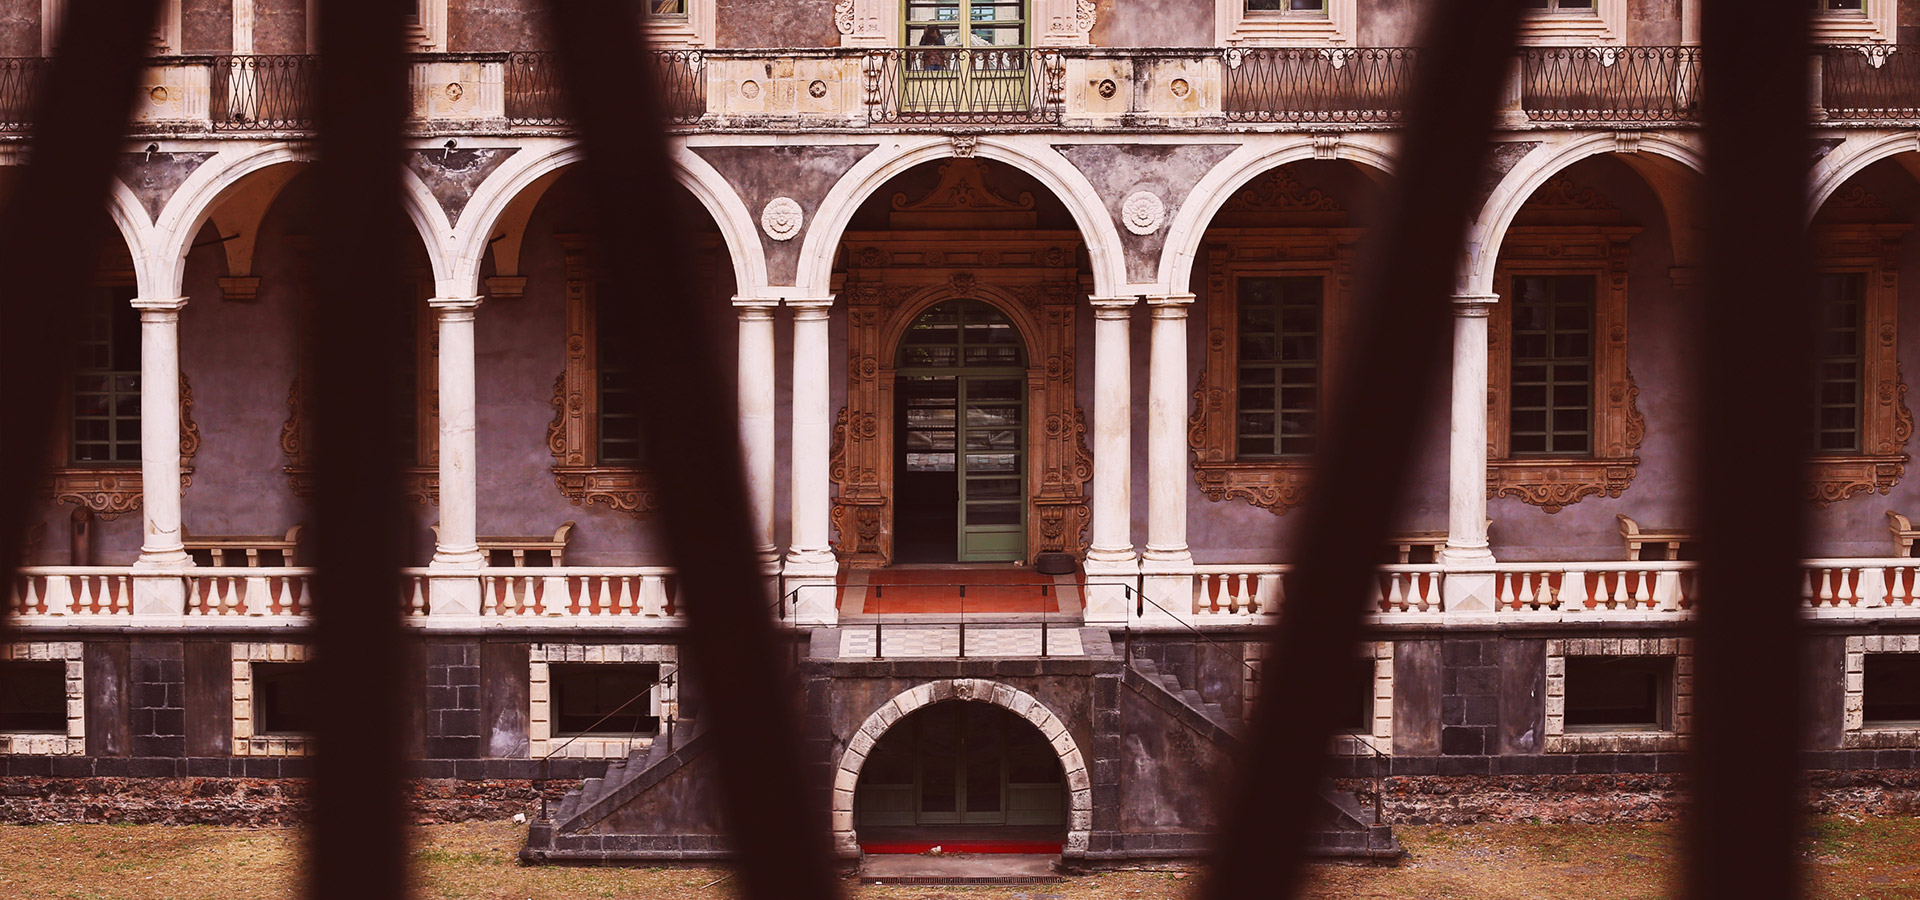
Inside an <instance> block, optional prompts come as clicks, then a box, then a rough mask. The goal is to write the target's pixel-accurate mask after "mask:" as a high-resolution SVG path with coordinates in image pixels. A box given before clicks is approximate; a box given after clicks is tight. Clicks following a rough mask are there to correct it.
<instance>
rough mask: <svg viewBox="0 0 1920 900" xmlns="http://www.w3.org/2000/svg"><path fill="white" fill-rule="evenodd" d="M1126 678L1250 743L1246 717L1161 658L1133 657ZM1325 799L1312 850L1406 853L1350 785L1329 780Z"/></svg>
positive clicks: (1238, 744) (1175, 713) (1218, 734)
mask: <svg viewBox="0 0 1920 900" xmlns="http://www.w3.org/2000/svg"><path fill="white" fill-rule="evenodd" d="M1123 655H1124V653H1123ZM1123 683H1124V684H1126V685H1127V687H1128V688H1130V689H1131V690H1133V691H1134V693H1136V694H1138V695H1140V697H1141V698H1142V699H1144V700H1146V701H1147V702H1148V703H1151V704H1153V705H1154V706H1155V707H1158V708H1159V709H1160V710H1161V711H1162V712H1164V713H1167V714H1168V715H1170V716H1172V717H1173V718H1174V719H1176V720H1178V721H1179V722H1180V723H1181V724H1183V725H1185V726H1186V727H1187V728H1189V729H1192V730H1193V731H1194V732H1195V733H1197V734H1199V735H1201V736H1203V737H1205V738H1207V739H1209V740H1211V741H1213V742H1214V743H1215V744H1216V745H1218V746H1220V747H1222V748H1223V749H1226V750H1228V751H1230V752H1233V753H1239V752H1241V751H1243V750H1244V749H1245V748H1246V724H1245V723H1244V722H1242V721H1241V720H1240V719H1239V718H1238V717H1237V716H1234V715H1232V714H1230V713H1229V712H1228V711H1227V709H1226V708H1225V707H1223V706H1221V705H1220V704H1218V703H1214V702H1212V701H1210V700H1207V699H1206V698H1205V697H1203V696H1201V694H1200V692H1199V691H1198V690H1196V689H1194V688H1192V687H1189V686H1187V684H1186V682H1184V681H1182V680H1181V678H1180V676H1179V675H1178V674H1176V673H1175V672H1170V671H1163V670H1162V669H1161V666H1160V664H1159V663H1156V662H1155V661H1153V660H1151V659H1146V658H1142V657H1138V656H1136V657H1133V658H1131V659H1129V660H1128V662H1127V666H1126V672H1125V677H1124V681H1123ZM1320 799H1321V801H1322V806H1321V808H1320V809H1318V810H1316V811H1315V812H1316V817H1317V819H1318V827H1316V828H1315V830H1314V833H1313V838H1312V840H1313V843H1312V844H1311V845H1310V846H1309V848H1308V852H1310V853H1313V854H1314V855H1316V856H1323V857H1328V858H1333V859H1345V860H1356V861H1367V862H1398V861H1399V859H1400V858H1401V857H1402V856H1404V855H1406V851H1405V850H1403V849H1402V848H1401V847H1400V842H1399V840H1398V839H1396V838H1395V837H1394V836H1393V826H1391V825H1375V824H1373V814H1372V813H1371V812H1370V811H1369V810H1366V809H1365V808H1363V807H1362V805H1361V803H1360V800H1359V798H1358V797H1356V796H1354V794H1353V793H1352V792H1351V791H1342V790H1337V789H1335V788H1334V787H1333V786H1332V785H1331V784H1329V785H1326V786H1324V787H1322V788H1321V789H1320Z"/></svg>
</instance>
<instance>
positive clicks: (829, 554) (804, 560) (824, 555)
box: [784, 549, 840, 578]
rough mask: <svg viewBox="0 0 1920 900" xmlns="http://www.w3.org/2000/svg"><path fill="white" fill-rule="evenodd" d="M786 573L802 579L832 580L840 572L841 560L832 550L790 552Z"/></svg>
mask: <svg viewBox="0 0 1920 900" xmlns="http://www.w3.org/2000/svg"><path fill="white" fill-rule="evenodd" d="M784 571H785V572H786V574H787V575H789V576H798V577H802V578H806V577H814V576H824V577H827V578H831V577H833V576H834V575H836V574H839V572H840V558H839V557H837V556H834V555H833V551H832V550H797V549H796V550H789V551H787V563H786V566H785V569H784Z"/></svg>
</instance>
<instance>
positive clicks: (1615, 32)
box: [1520, 0, 1627, 47]
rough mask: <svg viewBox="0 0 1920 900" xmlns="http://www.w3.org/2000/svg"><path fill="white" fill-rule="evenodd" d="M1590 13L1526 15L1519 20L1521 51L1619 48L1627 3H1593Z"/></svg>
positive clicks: (1623, 39) (1607, 0)
mask: <svg viewBox="0 0 1920 900" xmlns="http://www.w3.org/2000/svg"><path fill="white" fill-rule="evenodd" d="M1593 7H1594V8H1593V11H1592V12H1551V11H1549V12H1530V13H1527V14H1526V15H1525V16H1524V17H1523V18H1522V19H1521V20H1520V45H1521V46H1523V47H1566V46H1584V45H1587V44H1623V43H1626V40H1627V0H1595V2H1594V5H1593Z"/></svg>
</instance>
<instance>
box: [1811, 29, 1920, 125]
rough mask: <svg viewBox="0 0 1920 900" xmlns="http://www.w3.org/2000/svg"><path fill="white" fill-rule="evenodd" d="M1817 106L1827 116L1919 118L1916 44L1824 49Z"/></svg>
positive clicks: (1919, 74) (1919, 67)
mask: <svg viewBox="0 0 1920 900" xmlns="http://www.w3.org/2000/svg"><path fill="white" fill-rule="evenodd" d="M1820 105H1821V106H1822V107H1823V108H1825V109H1826V111H1827V117H1828V118H1830V119H1920V47H1917V46H1914V45H1911V44H1907V45H1887V44H1875V45H1853V46H1833V47H1825V48H1823V49H1822V50H1821V54H1820Z"/></svg>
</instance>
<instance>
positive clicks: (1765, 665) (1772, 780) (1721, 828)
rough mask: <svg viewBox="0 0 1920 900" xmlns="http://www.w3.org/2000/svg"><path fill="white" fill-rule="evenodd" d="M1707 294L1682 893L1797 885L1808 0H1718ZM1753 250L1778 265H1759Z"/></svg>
mask: <svg viewBox="0 0 1920 900" xmlns="http://www.w3.org/2000/svg"><path fill="white" fill-rule="evenodd" d="M1705 17H1706V18H1705V20H1704V23H1703V25H1704V29H1705V30H1704V38H1705V48H1704V49H1703V51H1702V52H1703V53H1704V54H1705V55H1706V56H1707V58H1708V59H1709V60H1711V61H1712V71H1711V73H1710V74H1708V75H1707V76H1706V97H1705V110H1706V136H1705V137H1706V147H1707V161H1708V166H1707V179H1706V185H1707V187H1706V190H1707V196H1706V227H1707V241H1706V247H1707V262H1706V272H1705V275H1706V291H1705V292H1704V293H1703V294H1702V296H1701V300H1702V304H1701V307H1700V308H1701V315H1700V316H1699V319H1698V331H1697V332H1696V333H1697V335H1699V337H1700V338H1701V340H1700V341H1699V343H1700V344H1701V352H1700V353H1699V354H1698V355H1697V356H1696V357H1695V359H1696V360H1697V361H1698V366H1699V368H1697V369H1696V370H1695V375H1696V378H1697V380H1698V384H1699V385H1700V388H1701V389H1702V390H1701V392H1700V395H1699V397H1700V401H1699V405H1698V417H1697V419H1696V421H1698V422H1699V423H1700V426H1699V435H1700V438H1699V453H1698V462H1697V467H1696V469H1695V472H1696V473H1697V477H1698V480H1699V481H1698V483H1699V484H1700V486H1701V492H1700V494H1699V510H1700V512H1699V516H1700V519H1699V521H1700V524H1701V525H1702V526H1703V528H1704V540H1703V541H1702V546H1701V564H1700V570H1701V571H1700V591H1701V594H1702V595H1703V600H1702V601H1701V603H1700V618H1699V637H1698V639H1697V641H1696V642H1695V644H1694V653H1695V656H1694V660H1695V663H1694V684H1693V702H1694V718H1693V727H1694V731H1695V734H1694V743H1693V758H1692V778H1693V781H1692V786H1693V801H1694V805H1693V810H1692V816H1691V818H1690V820H1689V822H1688V827H1687V832H1686V833H1687V838H1688V841H1689V846H1688V852H1689V855H1690V856H1691V859H1690V860H1689V862H1688V866H1687V892H1688V894H1689V895H1690V896H1693V897H1700V898H1706V897H1742V898H1747V900H1764V898H1787V897H1794V896H1798V895H1799V894H1800V893H1801V888H1802V883H1801V873H1800V867H1799V865H1798V860H1799V848H1798V845H1797V844H1798V840H1799V835H1798V833H1797V829H1798V825H1799V811H1800V795H1799V785H1798V780H1797V776H1798V771H1797V770H1798V758H1797V757H1798V751H1799V747H1800V729H1801V725H1800V716H1801V713H1802V711H1803V709H1804V697H1805V693H1806V692H1805V690H1804V686H1803V684H1802V676H1801V672H1802V671H1803V668H1804V666H1803V664H1802V661H1801V658H1800V651H1801V646H1800V643H1799V640H1798V637H1799V634H1798V632H1799V630H1800V626H1799V622H1798V619H1799V607H1800V599H1799V591H1798V584H1799V578H1800V577H1801V576H1800V573H1799V570H1798V566H1797V565H1796V563H1795V560H1798V559H1799V558H1800V555H1801V552H1802V550H1803V549H1804V544H1805V535H1806V530H1807V525H1806V520H1805V516H1806V505H1807V504H1806V500H1805V498H1804V496H1803V487H1802V485H1803V483H1804V479H1805V477H1806V453H1807V450H1806V448H1807V447H1808V446H1809V445H1810V443H1811V432H1810V426H1811V425H1812V423H1813V414H1812V401H1813V378H1812V375H1813V333H1814V325H1815V322H1814V318H1813V314H1812V309H1813V304H1812V302H1811V299H1812V296H1813V279H1812V266H1811V252H1810V250H1809V249H1808V238H1807V232H1806V225H1805V223H1806V215H1807V212H1806V202H1807V201H1806V197H1807V186H1806V185H1807V170H1808V160H1809V158H1810V157H1809V154H1810V151H1811V144H1810V142H1809V139H1808V124H1807V110H1808V108H1809V105H1808V104H1809V100H1810V98H1809V97H1808V93H1809V91H1808V85H1807V77H1806V70H1805V69H1804V68H1803V67H1801V66H1799V65H1795V64H1794V62H1795V61H1796V60H1797V59H1798V57H1797V56H1796V54H1798V53H1800V52H1802V48H1804V47H1805V46H1806V44H1807V28H1808V25H1807V5H1806V4H1805V3H1798V2H1795V0H1773V2H1768V3H1750V2H1748V3H1731V2H1727V0H1716V2H1714V3H1711V4H1709V5H1708V6H1707V9H1706V13H1705ZM1756 260H1764V261H1765V262H1764V263H1763V264H1760V265H1756V264H1755V261H1756Z"/></svg>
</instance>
